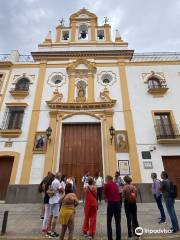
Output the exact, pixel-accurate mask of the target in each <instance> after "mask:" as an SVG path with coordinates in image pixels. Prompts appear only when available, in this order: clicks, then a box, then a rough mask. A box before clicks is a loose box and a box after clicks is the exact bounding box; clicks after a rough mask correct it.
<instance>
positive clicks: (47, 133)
mask: <svg viewBox="0 0 180 240" xmlns="http://www.w3.org/2000/svg"><path fill="white" fill-rule="evenodd" d="M51 133H52V128H51V127H48V128H47V129H46V136H47V140H48V141H49V142H50V141H51V138H50V137H51Z"/></svg>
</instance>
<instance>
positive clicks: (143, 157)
mask: <svg viewBox="0 0 180 240" xmlns="http://www.w3.org/2000/svg"><path fill="white" fill-rule="evenodd" d="M179 66H180V55H178V54H175V53H147V54H137V53H134V50H131V49H129V48H128V43H126V42H125V41H123V40H122V38H121V36H120V35H119V32H118V31H116V36H115V40H112V36H111V26H110V25H109V24H108V22H107V19H105V23H104V24H103V25H102V26H99V25H98V19H97V16H96V15H95V14H93V13H91V12H89V11H88V10H86V9H81V10H80V11H78V12H76V13H74V14H72V15H71V16H70V23H69V26H64V24H63V22H62V23H61V24H60V25H59V26H57V27H56V38H55V39H52V37H51V32H49V33H48V35H47V37H46V38H45V40H44V41H43V43H42V44H39V46H38V51H36V52H32V53H31V56H24V55H20V54H19V53H18V51H12V52H11V54H7V55H0V178H1V180H0V200H6V201H7V202H11V201H15V202H21V201H24V202H28V201H31V200H32V201H35V200H34V198H33V196H32V195H33V193H34V194H35V192H36V191H37V184H39V183H40V181H41V180H42V178H43V177H44V176H46V175H47V172H48V171H52V172H57V171H60V172H61V173H63V174H66V175H72V176H74V177H75V179H76V184H77V193H78V196H79V197H81V191H82V189H81V185H82V183H81V179H82V176H83V175H84V173H85V172H86V171H87V170H88V171H89V172H90V174H91V175H94V174H95V173H96V172H97V171H100V172H101V174H102V175H103V177H105V176H106V175H107V174H110V175H112V176H114V173H115V171H117V170H118V171H120V174H121V176H124V175H130V176H132V178H133V181H134V183H136V184H138V185H139V189H140V192H141V194H140V195H141V198H143V199H142V200H143V201H148V200H149V198H148V196H150V194H149V192H150V183H151V178H150V175H151V172H156V173H157V174H158V176H160V173H161V171H163V170H164V169H165V170H166V171H168V173H169V176H170V177H171V179H172V180H173V181H174V182H175V183H176V185H178V186H179V189H180V175H179V173H180V147H179V144H180V132H179V131H180V129H179V126H178V122H179V119H180V108H179V101H178V99H179V89H180V68H179ZM143 193H146V194H143ZM146 196H147V197H146ZM179 196H180V194H179ZM22 199H23V200H22Z"/></svg>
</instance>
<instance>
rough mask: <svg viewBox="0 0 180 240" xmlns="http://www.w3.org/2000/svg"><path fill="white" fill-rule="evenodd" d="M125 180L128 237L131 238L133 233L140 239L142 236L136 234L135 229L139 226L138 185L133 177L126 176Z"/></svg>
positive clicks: (124, 191)
mask: <svg viewBox="0 0 180 240" xmlns="http://www.w3.org/2000/svg"><path fill="white" fill-rule="evenodd" d="M124 182H125V185H124V187H123V198H124V208H125V214H126V218H127V228H128V239H131V238H132V236H133V235H134V236H136V237H137V238H138V239H140V237H139V236H137V235H136V234H135V229H136V228H137V227H139V224H138V219H137V205H136V199H137V190H136V187H135V186H134V185H133V184H132V178H131V177H129V176H125V177H124Z"/></svg>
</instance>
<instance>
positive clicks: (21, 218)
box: [0, 201, 180, 240]
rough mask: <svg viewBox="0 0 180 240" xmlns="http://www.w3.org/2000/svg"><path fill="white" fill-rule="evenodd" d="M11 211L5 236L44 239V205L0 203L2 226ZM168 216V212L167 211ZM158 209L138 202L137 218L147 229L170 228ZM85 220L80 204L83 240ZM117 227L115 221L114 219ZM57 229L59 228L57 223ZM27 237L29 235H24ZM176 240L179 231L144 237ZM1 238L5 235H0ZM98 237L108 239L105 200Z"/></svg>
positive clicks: (78, 214)
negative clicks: (162, 221)
mask: <svg viewBox="0 0 180 240" xmlns="http://www.w3.org/2000/svg"><path fill="white" fill-rule="evenodd" d="M5 210H8V211H9V216H8V224H7V233H6V236H5V237H4V238H3V239H13V238H14V239H41V237H42V235H41V225H42V221H41V220H40V217H39V216H40V212H41V206H40V204H0V227H1V225H2V218H3V212H4V211H5ZM176 211H177V216H178V218H179V221H180V201H177V202H176ZM166 215H167V214H166ZM121 216H122V220H121V222H122V223H121V226H122V236H123V238H124V239H125V237H126V236H127V227H126V218H125V213H124V208H122V215H121ZM158 217H159V212H158V209H157V207H156V205H155V204H154V203H143V204H142V203H138V220H139V225H140V226H141V227H142V228H146V229H152V230H157V229H161V230H163V229H166V230H168V229H170V227H171V226H170V220H169V217H168V215H167V223H165V224H161V225H159V224H158ZM82 223H83V205H82V204H80V205H79V206H78V208H77V212H76V217H75V234H74V235H75V236H76V239H81V238H82V237H81V236H82V233H81V228H82ZM113 228H114V221H113ZM57 231H58V232H59V231H60V226H59V224H58V226H57ZM24 236H26V237H24ZM172 237H173V239H177V240H180V234H176V235H174V234H151V235H150V234H144V235H143V239H146V238H148V239H153V238H155V239H158V240H161V239H172ZM1 239H2V237H1ZM96 239H107V238H106V204H105V203H103V204H102V205H101V206H100V208H99V210H98V216H97V232H96Z"/></svg>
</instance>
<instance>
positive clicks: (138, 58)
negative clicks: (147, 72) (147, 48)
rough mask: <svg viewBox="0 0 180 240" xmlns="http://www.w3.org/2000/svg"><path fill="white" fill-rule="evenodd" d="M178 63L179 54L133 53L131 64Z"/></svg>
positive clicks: (179, 59)
mask: <svg viewBox="0 0 180 240" xmlns="http://www.w3.org/2000/svg"><path fill="white" fill-rule="evenodd" d="M148 61H150V62H151V61H152V62H154V61H180V52H145V53H134V54H133V57H132V59H131V62H148Z"/></svg>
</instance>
